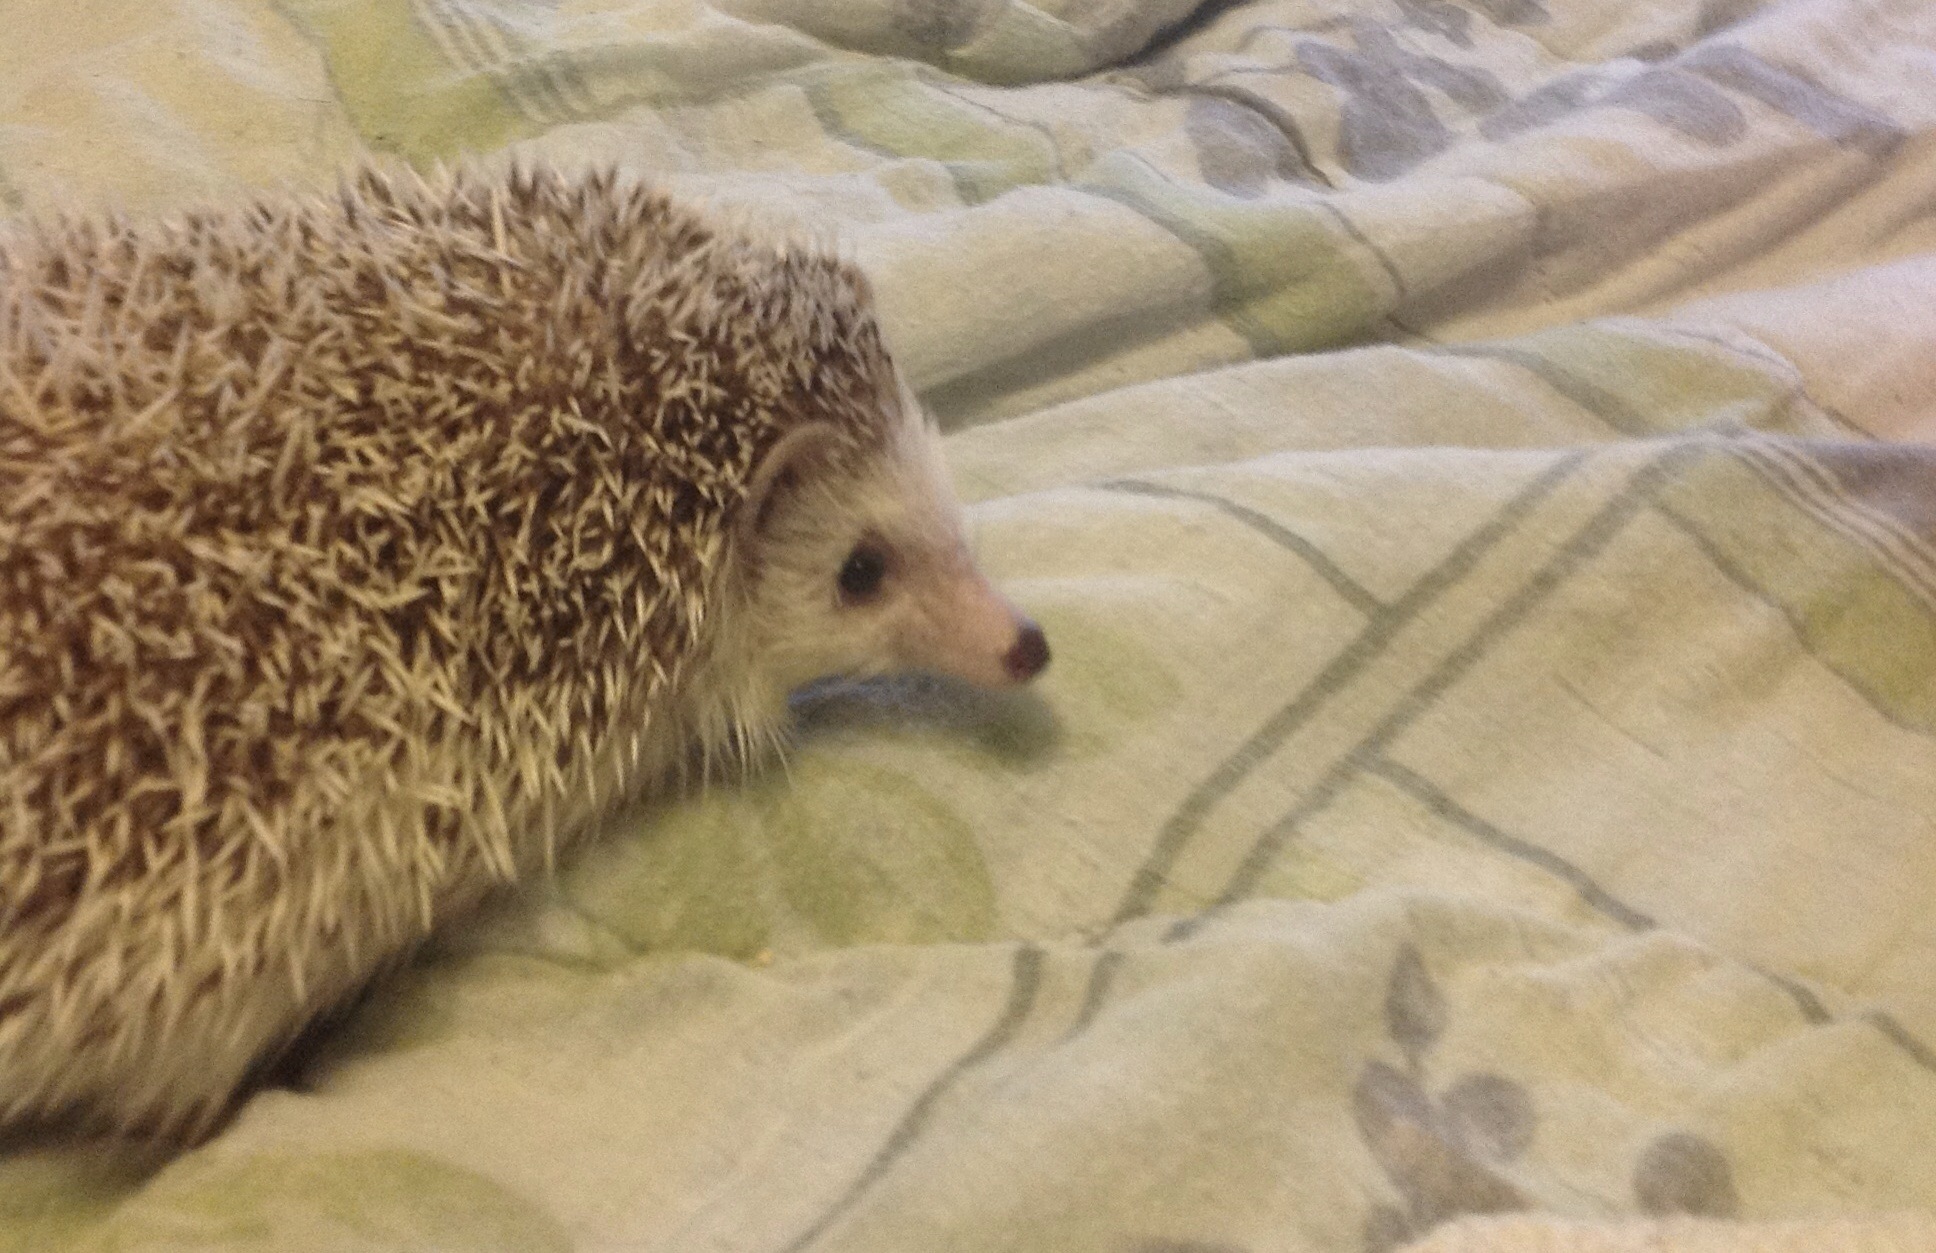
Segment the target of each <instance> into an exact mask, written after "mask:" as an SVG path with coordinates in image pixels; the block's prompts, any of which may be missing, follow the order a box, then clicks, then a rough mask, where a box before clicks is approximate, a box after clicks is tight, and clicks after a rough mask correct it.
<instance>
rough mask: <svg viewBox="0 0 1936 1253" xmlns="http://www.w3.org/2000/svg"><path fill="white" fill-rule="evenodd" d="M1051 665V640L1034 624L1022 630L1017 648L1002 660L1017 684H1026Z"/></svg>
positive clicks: (1012, 649) (1017, 641)
mask: <svg viewBox="0 0 1936 1253" xmlns="http://www.w3.org/2000/svg"><path fill="white" fill-rule="evenodd" d="M1048 664H1049V640H1048V637H1047V636H1045V635H1043V634H1042V628H1041V627H1039V626H1036V625H1035V624H1034V623H1033V622H1031V623H1029V624H1028V625H1027V626H1025V627H1023V628H1022V633H1021V635H1020V636H1018V637H1017V638H1016V640H1015V646H1014V647H1013V648H1011V649H1009V650H1008V655H1007V656H1006V657H1003V658H1002V666H1003V668H1004V669H1006V670H1007V671H1008V675H1009V677H1010V678H1012V679H1014V680H1015V681H1016V682H1017V683H1026V682H1028V681H1029V680H1030V679H1032V678H1034V677H1035V676H1036V675H1038V674H1040V673H1042V670H1043V667H1045V666H1047V665H1048Z"/></svg>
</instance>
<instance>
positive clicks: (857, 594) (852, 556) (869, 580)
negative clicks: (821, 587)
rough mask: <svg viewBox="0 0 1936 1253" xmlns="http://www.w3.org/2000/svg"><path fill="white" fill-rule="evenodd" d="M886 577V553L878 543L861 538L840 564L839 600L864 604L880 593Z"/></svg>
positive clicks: (851, 603) (847, 603)
mask: <svg viewBox="0 0 1936 1253" xmlns="http://www.w3.org/2000/svg"><path fill="white" fill-rule="evenodd" d="M886 578H887V553H886V552H884V551H883V550H882V549H881V546H880V545H879V544H876V543H873V542H871V541H868V540H862V541H861V542H860V543H858V544H856V545H854V551H853V552H850V553H848V554H847V560H846V561H844V562H842V563H841V566H840V600H841V603H842V604H844V605H864V604H866V603H867V602H868V601H870V600H873V599H874V598H875V597H876V596H879V595H880V594H881V582H882V580H884V579H886Z"/></svg>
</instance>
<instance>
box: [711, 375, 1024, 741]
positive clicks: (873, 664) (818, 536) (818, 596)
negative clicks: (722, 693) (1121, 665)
mask: <svg viewBox="0 0 1936 1253" xmlns="http://www.w3.org/2000/svg"><path fill="white" fill-rule="evenodd" d="M883 405H884V407H885V408H886V409H887V410H888V411H889V414H890V422H891V425H890V427H889V433H888V438H887V441H886V443H885V445H884V447H883V449H882V455H879V456H875V457H871V458H869V459H867V460H866V461H864V462H862V463H861V464H859V465H858V466H855V467H852V468H842V467H840V466H839V465H838V464H837V463H836V464H828V463H827V462H826V461H825V460H823V457H824V454H825V453H826V452H827V451H828V449H829V447H830V446H831V445H832V444H833V442H834V440H833V436H832V433H831V432H830V431H828V430H826V429H825V428H817V427H808V428H802V429H800V430H798V431H796V432H795V433H793V434H792V435H790V436H789V437H788V438H787V439H786V440H785V441H783V442H782V443H781V445H779V446H778V447H776V448H775V449H774V451H773V452H772V453H771V454H769V458H768V461H767V463H766V464H765V465H763V466H762V467H761V470H760V472H759V474H758V475H757V476H756V477H755V480H754V488H753V493H754V494H753V497H752V499H751V500H750V502H749V504H750V508H749V509H748V510H747V513H746V516H745V518H744V520H743V534H744V536H745V544H746V548H747V550H748V558H749V559H748V561H747V564H746V570H745V576H746V578H747V582H748V587H747V591H746V594H745V596H746V599H745V609H744V611H743V612H741V613H739V614H736V615H735V616H734V619H733V623H732V625H731V626H729V627H727V628H726V633H725V637H724V638H723V639H722V640H721V642H720V643H719V645H716V651H715V653H714V657H713V665H714V668H715V669H716V670H717V671H719V672H720V673H721V674H738V675H742V676H744V678H745V680H746V683H747V686H746V687H745V688H744V689H742V692H741V693H737V694H734V695H733V696H732V697H731V698H730V699H731V701H732V705H731V710H730V716H731V720H732V721H733V722H734V723H735V724H736V725H737V726H738V727H740V728H743V729H745V730H750V731H753V732H755V733H757V732H758V731H759V730H760V729H762V728H765V727H768V726H772V725H775V724H777V722H778V721H779V719H780V718H781V717H782V716H783V715H782V712H781V707H782V703H783V701H784V699H785V696H786V694H787V693H789V692H792V691H794V690H796V689H798V688H799V687H801V686H802V685H804V684H806V683H809V682H811V681H813V680H816V679H823V678H835V677H839V678H865V677H871V676H875V675H881V674H889V673H896V672H908V671H924V672H928V673H933V674H941V675H947V676H950V677H953V678H956V679H960V680H963V681H965V682H968V683H972V684H975V685H977V686H980V687H986V688H999V687H1006V686H1012V685H1016V684H1021V683H1026V682H1027V681H1028V680H1030V679H1031V678H1033V677H1035V675H1036V674H1037V673H1039V672H1040V671H1041V670H1042V669H1043V667H1045V666H1046V665H1047V664H1048V661H1049V649H1048V644H1047V641H1046V639H1045V638H1044V636H1043V634H1042V631H1041V629H1040V628H1039V627H1037V626H1036V625H1035V623H1033V622H1032V621H1030V620H1029V619H1028V618H1027V617H1026V616H1024V615H1023V614H1022V613H1020V612H1019V611H1018V610H1017V609H1016V608H1015V606H1014V605H1013V604H1011V603H1010V602H1009V601H1008V599H1007V598H1006V597H1004V596H1003V595H1002V594H1001V593H1000V592H998V591H996V590H995V588H994V587H993V586H992V585H991V584H990V583H989V581H988V579H987V578H986V576H984V575H983V574H982V572H981V570H980V569H979V568H978V567H977V565H976V563H975V560H974V557H973V555H972V554H971V553H970V551H969V547H968V542H967V539H966V536H965V533H964V528H963V523H962V514H961V509H960V507H959V505H958V504H957V503H956V497H955V493H954V489H953V486H952V484H951V483H950V481H949V477H948V472H947V466H946V464H945V463H944V461H943V459H942V451H941V443H940V440H939V438H938V434H937V432H936V430H935V429H934V427H933V425H932V424H931V423H930V422H928V421H927V420H926V419H925V418H924V416H923V415H922V413H921V411H920V409H919V406H918V402H916V400H915V399H914V397H913V395H912V393H911V392H909V391H908V389H907V388H906V387H905V386H897V387H896V388H894V389H893V390H892V391H890V392H888V393H887V394H886V396H885V398H884V400H883Z"/></svg>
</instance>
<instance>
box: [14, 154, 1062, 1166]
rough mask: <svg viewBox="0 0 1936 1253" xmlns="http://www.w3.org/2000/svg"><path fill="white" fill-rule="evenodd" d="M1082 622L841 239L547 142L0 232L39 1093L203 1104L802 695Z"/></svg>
mask: <svg viewBox="0 0 1936 1253" xmlns="http://www.w3.org/2000/svg"><path fill="white" fill-rule="evenodd" d="M1048 658H1049V652H1048V646H1047V644H1046V642H1045V641H1044V638H1043V635H1042V632H1041V631H1040V629H1039V628H1037V627H1036V626H1035V625H1034V624H1033V623H1032V622H1030V621H1029V620H1028V619H1027V618H1026V617H1024V616H1023V615H1022V614H1021V613H1020V612H1019V611H1017V610H1016V609H1015V608H1014V607H1013V606H1012V605H1011V604H1010V603H1009V602H1008V601H1007V600H1005V599H1004V598H1003V597H1002V596H1001V595H1000V594H999V593H997V592H996V591H995V590H994V589H993V588H992V587H991V586H990V584H989V583H988V582H987V580H986V579H985V578H984V577H983V576H982V575H981V573H980V572H979V571H978V569H977V568H976V566H975V564H974V562H973V560H972V559H971V557H970V555H969V553H968V550H967V547H966V545H965V544H964V542H963V531H962V521H961V517H960V513H959V508H958V506H957V505H956V503H955V499H954V496H953V494H952V491H951V489H950V488H949V486H948V482H947V479H946V475H945V472H944V468H943V465H942V462H941V458H940V453H939V445H938V437H937V435H936V432H935V431H934V429H933V428H932V426H931V425H930V424H929V423H928V421H927V420H926V419H925V418H924V417H923V416H922V415H921V413H920V412H919V410H918V409H917V407H916V404H915V402H914V400H913V398H912V395H911V393H910V392H909V390H908V389H907V387H906V386H905V385H904V384H903V383H902V381H901V379H900V377H899V375H898V374H897V373H896V371H895V368H894V366H893V363H892V361H891V360H890V358H889V356H888V353H887V350H886V347H885V345H884V343H883V340H882V336H881V332H880V330H879V327H878V325H877V322H876V319H875V316H874V314H873V312H872V298H871V295H870V293H869V289H868V285H867V283H866V281H865V279H864V278H863V277H862V275H861V274H860V273H859V272H858V270H857V269H856V268H855V267H854V266H853V265H852V264H851V263H849V262H847V261H845V260H843V259H842V258H840V257H839V256H838V255H836V254H835V253H833V252H832V251H831V250H829V249H827V248H825V247H823V246H820V245H814V244H810V243H807V242H802V241H800V240H795V239H790V238H779V239H775V238H769V237H766V236H764V235H762V234H760V233H759V232H756V231H752V230H750V228H745V227H740V226H735V225H731V224H727V223H722V222H720V221H717V220H715V217H714V216H713V215H709V214H708V213H706V212H703V211H701V210H699V209H697V208H694V207H690V206H685V205H682V204H680V203H678V202H675V201H673V200H671V199H669V198H667V197H666V196H664V195H663V194H661V193H659V192H657V191H655V190H652V189H650V188H648V187H644V186H641V185H638V184H635V183H632V182H629V181H627V180H626V179H624V178H622V177H620V176H618V175H616V174H613V173H610V172H597V173H590V174H583V175H567V174H563V173H559V172H556V171H553V170H550V169H547V168H544V167H524V168H514V169H511V170H509V171H506V172H490V171H487V170H484V169H482V168H475V167H472V168H465V169H460V170H457V171H454V172H448V173H442V174H439V175H437V176H435V177H434V178H431V179H429V180H428V181H426V180H425V179H423V178H420V177H418V176H417V175H415V174H413V173H408V172H402V173H398V172H389V171H385V170H382V169H379V168H377V167H368V168H364V169H360V170H358V171H356V172H355V173H353V174H352V175H350V176H349V177H347V178H346V179H345V180H344V181H343V182H342V184H341V185H340V187H339V188H338V190H337V192H336V193H335V194H334V195H326V196H321V197H302V196H296V195H288V196H271V195H264V196H261V197H258V198H255V199H253V200H250V201H248V202H246V203H243V204H239V205H236V206H233V207H229V208H212V209H206V210H201V211H197V212H194V213H190V214H187V215H185V216H180V217H177V218H172V219H168V220H163V221H150V222H144V221H135V220H131V219H126V218H120V217H113V216H96V217H70V218H67V219H63V220H59V221H55V222H51V223H42V224H23V225H20V226H18V227H15V228H13V229H11V230H9V231H6V232H0V1122H9V1123H16V1122H22V1121H42V1120H46V1119H49V1118H74V1119H78V1120H80V1121H81V1122H83V1123H84V1124H86V1125H90V1126H93V1127H97V1128H104V1129H108V1130H112V1131H118V1132H125V1133H136V1134H145V1135H159V1136H168V1137H174V1138H181V1139H187V1140H193V1139H196V1138H199V1137H201V1136H203V1135H205V1134H206V1133H207V1131H208V1130H209V1129H210V1128H211V1127H213V1126H215V1125H217V1124H218V1122H219V1120H220V1119H221V1118H222V1117H223V1115H224V1114H225V1112H226V1111H227V1110H228V1109H229V1108H230V1107H231V1105H232V1102H233V1101H234V1100H235V1099H236V1097H237V1094H238V1093H239V1092H241V1091H244V1090H245V1088H246V1084H247V1082H248V1080H249V1078H250V1076H251V1075H252V1074H253V1073H255V1072H256V1071H257V1070H258V1068H259V1067H260V1066H261V1065H262V1064H263V1063H264V1061H265V1059H268V1058H271V1057H273V1056H274V1055H275V1054H276V1053H277V1052H278V1051H279V1050H281V1049H283V1048H285V1047H286V1046H287V1044H288V1043H289V1042H290V1041H291V1040H292V1039H293V1038H294V1037H295V1036H296V1035H297V1034H298V1033H299V1032H300V1031H301V1030H302V1029H303V1028H304V1027H305V1026H306V1025H307V1024H309V1023H310V1022H312V1021H313V1020H315V1019H316V1018H317V1016H318V1015H319V1014H321V1013H324V1012H326V1011H327V1010H329V1009H331V1008H332V1007H334V1006H336V1005H339V1004H340V1003H342V1002H343V1001H344V1000H345V998H347V997H348V996H350V995H351V994H352V993H354V992H355V991H356V990H357V989H358V988H360V987H361V986H363V985H364V984H365V983H366V982H367V981H368V980H369V979H370V978H371V977H372V976H373V975H375V974H376V973H378V972H380V971H381V970H382V969H383V968H385V967H386V966H387V965H388V964H390V963H393V962H394V961H395V960H397V959H398V958H399V957H400V956H401V955H403V954H406V953H408V952H409V951H410V950H411V949H412V948H413V947H414V946H415V945H416V944H418V943H419V942H420V941H421V940H422V939H424V938H425V937H426V936H427V935H428V934H430V933H431V932H432V931H433V930H434V929H435V928H436V927H438V926H439V925H440V924H442V923H444V922H445V921H447V920H448V919H450V918H452V917H453V916H455V915H458V914H461V913H462V912H463V911H465V910H466V909H468V908H470V907H472V906H474V905H475V904H476V903H477V902H478V901H479V900H480V899H481V898H482V897H483V896H484V895H485V894H486V893H487V892H489V891H491V890H492V889H494V888H497V887H500V886H504V885H510V884H514V883H516V882H518V881H520V880H522V879H525V878H528V877H529V876H531V875H533V874H538V873H542V872H543V871H544V870H545V869H546V868H548V867H549V866H550V865H551V863H552V862H553V859H554V858H555V857H556V855H557V854H558V852H559V850H560V849H561V848H562V847H563V846H564V845H565V844H566V843H568V842H569V841H570V840H572V839H573V838H575V837H576V836H578V835H580V834H582V833H583V832H585V831H586V830H587V828H589V827H591V826H592V825H594V824H595V823H596V821H597V820H598V819H599V818H600V817H601V816H603V815H605V814H606V813H608V812H609V811H610V810H611V809H613V808H614V807H615V806H617V805H618V804H620V803H622V802H624V801H626V800H628V799H631V798H633V797H635V796H637V795H638V794H639V793H640V792H641V791H642V790H645V789H650V788H653V787H655V786H669V785H674V784H677V783H678V782H679V781H680V780H681V779H682V778H683V777H684V776H685V774H686V773H687V772H689V771H695V770H697V771H702V772H705V771H711V770H712V769H714V768H715V766H717V765H719V764H722V763H727V762H735V761H737V762H747V761H751V760H754V759H757V758H759V757H760V756H762V755H763V754H764V753H765V752H766V751H767V750H768V749H769V748H771V747H772V746H773V745H774V744H775V743H776V742H777V740H778V738H779V736H780V734H781V732H782V729H783V727H784V724H785V711H786V698H787V696H788V694H789V693H790V692H791V691H793V690H794V689H796V688H798V687H799V686H801V685H802V684H804V683H807V682H809V681H811V680H815V679H819V678H825V677H831V676H859V675H870V674H877V673H885V672H889V671H898V670H931V671H939V672H943V673H947V674H952V675H954V676H957V677H959V678H962V679H965V680H967V681H970V682H973V683H976V684H980V685H984V686H990V687H1000V686H1010V685H1016V684H1021V683H1025V682H1027V681H1028V680H1029V679H1031V678H1032V677H1034V675H1035V674H1036V673H1037V672H1039V671H1040V670H1041V669H1042V668H1043V667H1044V666H1045V665H1046V664H1047V662H1048Z"/></svg>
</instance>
